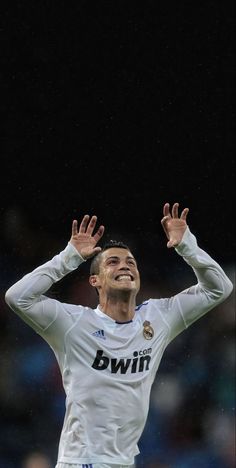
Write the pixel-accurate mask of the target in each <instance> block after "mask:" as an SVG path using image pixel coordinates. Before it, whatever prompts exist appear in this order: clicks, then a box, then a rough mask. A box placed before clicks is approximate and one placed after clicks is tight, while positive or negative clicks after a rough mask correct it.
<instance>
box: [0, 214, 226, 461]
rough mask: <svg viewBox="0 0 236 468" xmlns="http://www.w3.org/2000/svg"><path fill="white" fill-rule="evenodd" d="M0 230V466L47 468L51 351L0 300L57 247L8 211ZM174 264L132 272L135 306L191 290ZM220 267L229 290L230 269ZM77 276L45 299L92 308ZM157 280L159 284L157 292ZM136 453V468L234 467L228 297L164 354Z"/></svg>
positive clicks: (52, 421) (55, 406)
mask: <svg viewBox="0 0 236 468" xmlns="http://www.w3.org/2000/svg"><path fill="white" fill-rule="evenodd" d="M21 223H22V224H21ZM3 229H4V230H5V235H6V239H7V242H6V243H5V244H4V250H1V252H0V260H1V276H0V468H54V466H55V464H56V457H57V450H58V442H59V437H60V432H61V428H62V424H63V417H64V411H65V393H64V390H63V387H62V382H61V376H60V373H59V368H58V365H57V362H56V359H55V356H54V354H53V352H52V350H51V348H50V347H49V346H48V345H47V343H46V342H44V341H43V339H42V338H41V337H39V336H38V335H37V334H36V333H35V332H34V331H33V330H32V329H31V328H30V327H29V326H27V325H26V324H25V323H24V322H22V321H21V320H20V319H19V318H18V317H17V316H16V315H15V314H14V313H13V312H12V311H11V310H10V309H9V308H8V307H7V305H6V304H5V300H4V295H5V291H6V290H7V289H8V287H10V286H11V285H12V284H13V283H14V282H15V281H16V280H17V279H19V278H20V277H21V276H22V275H23V274H25V273H27V272H28V271H30V270H32V269H33V268H34V267H36V266H37V265H38V264H41V263H43V262H44V261H46V260H47V259H50V258H51V256H52V255H54V254H56V253H57V252H59V251H60V250H61V249H62V248H64V247H63V246H62V245H61V243H60V242H61V241H60V240H58V239H53V240H52V239H51V238H50V236H47V235H45V234H44V233H43V232H39V233H38V235H37V236H36V235H35V232H33V230H32V229H31V228H29V226H27V223H25V221H24V220H22V219H21V217H20V216H19V214H18V213H17V212H14V211H13V212H11V213H8V217H7V218H6V219H5V220H4V226H3ZM124 240H125V241H127V239H126V238H125V239H124ZM141 247H142V245H141V244H139V246H138V248H139V256H140V258H142V255H143V256H145V247H144V244H143V252H142V251H141V252H140V249H141ZM174 255H175V254H174ZM177 257H178V256H176V264H175V263H173V258H172V264H171V265H172V266H171V269H170V268H169V266H165V267H164V266H163V265H162V264H160V263H161V258H159V259H158V263H159V272H158V273H155V272H154V273H153V272H152V273H150V269H149V268H146V267H145V266H143V265H142V266H141V269H142V273H143V284H142V290H141V293H140V296H139V300H140V302H141V301H142V300H143V299H147V298H149V297H164V296H165V297H167V296H170V295H172V294H173V293H174V292H177V291H178V290H181V289H184V288H185V287H187V286H189V285H190V284H193V276H192V274H191V271H189V267H186V268H185V267H182V266H180V265H182V264H181V262H182V260H181V259H179V258H177ZM221 264H222V262H221ZM222 267H223V268H224V269H225V271H226V273H227V274H228V276H229V277H230V279H231V280H232V281H233V282H234V271H235V265H233V264H231V265H229V264H227V265H222ZM167 270H168V271H167ZM162 272H163V275H162ZM87 275H88V269H87V267H86V265H84V266H83V265H82V268H81V271H76V272H73V273H72V274H71V275H69V276H68V277H66V278H65V279H63V280H62V281H61V282H59V283H57V285H55V287H53V288H52V290H51V291H50V292H49V294H51V295H52V296H53V297H56V298H58V299H59V300H63V301H68V302H72V303H75V304H76V303H77V304H79V303H81V304H84V305H89V306H91V307H95V306H96V305H97V302H96V301H97V296H96V295H95V293H94V291H93V290H92V288H90V286H89V284H88V281H87ZM158 275H160V277H162V279H160V278H159V279H160V281H159V282H158V284H157V283H156V281H157V279H158ZM163 278H164V279H163ZM121 410H122V409H121ZM137 411H138V408H137ZM108 430H109V428H108ZM139 448H140V452H141V453H140V455H139V456H137V459H136V466H137V468H234V467H235V295H234V292H233V293H232V294H231V296H230V297H229V298H228V299H227V300H226V302H225V303H223V304H222V305H220V306H218V307H216V308H215V309H213V310H212V311H210V312H209V313H208V314H207V315H206V316H205V317H203V318H201V319H200V320H198V321H197V322H196V323H195V324H193V325H192V326H191V327H190V328H189V329H188V330H186V331H185V332H183V333H182V334H181V335H179V336H178V337H177V338H176V339H175V340H174V341H173V342H172V343H171V344H170V345H169V347H168V348H167V349H166V352H165V354H164V357H163V359H162V362H161V365H160V368H159V371H158V373H157V376H156V380H155V382H154V386H153V389H152V394H151V404H150V411H149V415H148V419H147V423H146V426H145V430H144V433H143V435H142V437H141V440H140V443H139Z"/></svg>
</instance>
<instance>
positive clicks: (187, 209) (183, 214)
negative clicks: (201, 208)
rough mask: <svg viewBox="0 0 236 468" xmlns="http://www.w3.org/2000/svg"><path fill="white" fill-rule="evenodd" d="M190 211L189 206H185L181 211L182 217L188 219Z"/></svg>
mask: <svg viewBox="0 0 236 468" xmlns="http://www.w3.org/2000/svg"><path fill="white" fill-rule="evenodd" d="M188 212H189V208H184V210H183V211H182V213H181V216H180V218H181V219H184V220H186V218H187V215H188Z"/></svg>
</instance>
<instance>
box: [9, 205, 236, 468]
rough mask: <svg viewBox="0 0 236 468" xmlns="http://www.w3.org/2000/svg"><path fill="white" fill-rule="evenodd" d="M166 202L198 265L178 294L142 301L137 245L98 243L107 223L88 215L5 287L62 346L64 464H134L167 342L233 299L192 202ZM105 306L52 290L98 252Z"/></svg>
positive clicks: (171, 238)
mask: <svg viewBox="0 0 236 468" xmlns="http://www.w3.org/2000/svg"><path fill="white" fill-rule="evenodd" d="M178 206H179V205H178V203H174V205H173V207H172V209H171V208H170V205H169V203H166V204H165V205H164V208H163V215H164V216H163V218H162V220H161V223H162V226H163V228H164V231H165V233H166V236H167V239H168V242H167V247H168V248H171V247H173V248H174V249H175V250H176V252H177V253H178V254H179V255H180V256H182V257H183V259H184V260H185V261H186V262H187V263H188V265H190V267H192V269H193V271H194V273H195V275H196V279H197V282H196V284H195V285H193V286H191V287H190V288H188V289H186V290H184V291H181V292H180V293H178V294H176V295H175V296H173V297H170V298H163V299H147V300H145V301H144V302H143V303H142V304H140V305H138V306H137V305H136V296H137V293H138V291H139V289H140V276H139V270H138V266H137V263H136V260H135V258H134V256H133V254H132V252H131V251H130V249H129V247H128V246H126V245H125V244H123V243H120V242H118V243H116V242H114V241H113V242H111V243H110V244H108V245H105V246H104V248H103V249H102V248H101V247H100V246H98V245H97V244H98V242H99V241H100V240H101V238H102V236H103V233H104V226H100V227H99V228H98V229H97V230H96V222H97V217H96V216H92V217H90V216H89V215H85V216H84V217H83V219H82V221H81V223H80V226H79V228H78V223H77V221H76V220H74V221H73V223H72V235H71V238H70V241H69V242H68V244H67V246H66V248H65V249H64V250H63V251H62V252H61V253H59V254H58V255H56V256H55V257H54V258H53V259H52V260H50V261H48V262H47V263H45V264H44V265H41V266H39V267H38V268H36V269H35V270H34V271H32V272H31V273H29V274H27V275H25V276H24V277H23V278H22V279H21V280H20V281H18V282H17V283H16V284H14V285H13V286H12V287H11V288H10V289H9V290H8V291H7V292H6V302H7V304H8V305H9V306H10V307H11V308H12V309H13V311H15V312H16V313H17V314H18V315H19V316H20V317H21V318H22V319H23V320H24V321H25V322H26V323H27V324H28V325H30V326H31V327H32V328H33V329H34V330H35V331H36V332H37V333H39V335H41V336H42V337H43V338H44V339H45V340H46V341H47V342H48V344H49V345H50V346H51V348H52V349H53V351H54V353H55V356H56V359H57V361H58V364H59V367H60V370H61V374H62V380H63V386H64V389H65V393H66V412H65V418H64V424H63V428H62V433H61V438H60V444H59V451H58V460H57V468H121V467H122V468H124V467H130V466H132V465H133V463H134V460H135V456H136V455H137V454H138V453H139V449H138V445H137V444H138V441H139V439H140V436H141V434H142V431H143V429H144V425H145V422H146V418H147V414H148V408H149V399H150V391H151V387H152V383H153V381H154V379H155V376H156V372H157V370H158V367H159V364H160V360H161V358H162V355H163V353H164V351H165V349H166V347H167V346H168V344H169V343H170V342H171V341H172V340H173V339H174V338H175V337H176V336H177V335H178V334H179V333H181V332H182V331H183V330H185V329H186V328H187V327H188V326H189V325H191V324H192V323H193V322H195V321H196V320H197V319H199V318H200V317H201V316H203V315H204V314H205V313H206V312H208V311H209V310H210V309H212V308H213V307H215V306H217V305H218V304H220V303H221V302H222V301H224V300H225V299H226V298H227V297H228V296H229V294H230V293H231V291H232V288H233V285H232V283H231V281H230V280H229V278H228V277H227V276H226V274H225V272H224V271H223V270H222V268H221V267H220V266H219V265H218V263H217V262H215V261H214V260H213V259H212V258H211V257H210V256H209V255H208V254H207V253H206V252H204V251H203V250H202V249H201V248H200V247H199V246H198V245H197V241H196V238H195V236H194V235H193V234H192V233H191V232H190V229H189V227H188V225H187V221H186V217H187V214H188V211H189V210H188V208H185V209H184V210H183V211H182V213H181V215H180V216H179V214H178ZM92 257H93V259H92V262H91V270H90V277H89V281H90V284H91V286H92V287H93V288H95V289H96V290H97V293H98V306H97V308H96V309H91V308H89V307H84V306H83V305H75V304H65V303H61V302H59V301H57V300H55V299H51V298H49V297H47V296H46V295H45V293H46V291H47V290H48V289H49V288H50V287H51V286H52V284H53V283H55V282H57V281H59V280H61V279H62V278H63V277H64V276H65V275H67V274H69V273H70V272H72V271H74V270H75V269H77V268H78V266H79V265H80V264H81V263H82V262H84V261H86V260H88V259H90V258H92Z"/></svg>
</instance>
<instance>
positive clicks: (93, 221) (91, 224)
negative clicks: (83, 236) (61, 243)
mask: <svg viewBox="0 0 236 468" xmlns="http://www.w3.org/2000/svg"><path fill="white" fill-rule="evenodd" d="M96 222H97V216H92V218H91V219H90V221H89V224H88V226H87V229H86V233H87V234H90V235H91V234H92V233H93V230H94V228H95V225H96Z"/></svg>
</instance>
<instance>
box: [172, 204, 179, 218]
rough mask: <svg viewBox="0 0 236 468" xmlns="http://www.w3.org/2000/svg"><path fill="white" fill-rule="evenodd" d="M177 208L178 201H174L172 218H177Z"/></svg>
mask: <svg viewBox="0 0 236 468" xmlns="http://www.w3.org/2000/svg"><path fill="white" fill-rule="evenodd" d="M178 210H179V203H174V205H173V207H172V217H173V218H178V217H179V214H178Z"/></svg>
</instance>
